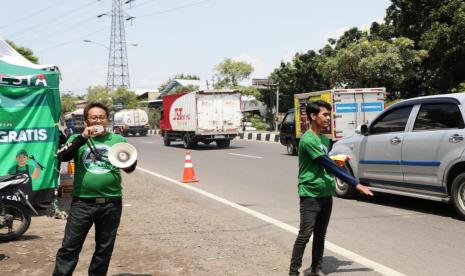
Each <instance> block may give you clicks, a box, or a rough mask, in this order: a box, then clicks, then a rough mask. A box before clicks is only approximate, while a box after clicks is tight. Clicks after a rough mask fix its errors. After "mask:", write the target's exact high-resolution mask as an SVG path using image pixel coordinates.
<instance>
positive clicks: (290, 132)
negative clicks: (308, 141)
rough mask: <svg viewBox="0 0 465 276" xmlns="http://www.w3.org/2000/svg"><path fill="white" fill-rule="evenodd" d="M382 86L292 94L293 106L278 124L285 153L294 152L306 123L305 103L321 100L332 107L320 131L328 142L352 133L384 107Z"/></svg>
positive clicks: (384, 95)
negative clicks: (329, 120)
mask: <svg viewBox="0 0 465 276" xmlns="http://www.w3.org/2000/svg"><path fill="white" fill-rule="evenodd" d="M385 99H386V89H385V88H382V87H381V88H356V89H331V90H324V91H316V92H309V93H301V94H295V95H294V108H292V109H289V111H288V112H287V114H286V115H285V116H284V119H283V121H282V123H281V125H280V127H279V129H280V133H279V141H280V142H281V144H282V145H284V146H286V149H287V153H288V154H290V155H297V152H298V145H299V140H300V136H302V135H303V134H304V133H305V131H306V130H307V129H308V127H309V122H308V120H307V114H306V112H305V106H306V104H307V103H308V102H311V101H317V100H324V101H325V102H327V103H329V104H331V106H332V107H333V110H332V113H331V117H332V118H331V124H330V126H329V127H328V129H327V130H326V131H325V132H324V133H325V134H326V135H327V136H328V138H329V139H330V140H331V141H332V142H336V141H337V140H339V139H341V138H343V137H347V136H350V135H354V134H355V129H356V128H357V126H360V125H361V124H368V123H369V122H370V121H372V120H373V119H374V118H375V117H376V116H377V115H378V114H379V113H380V112H381V111H383V110H384V105H385Z"/></svg>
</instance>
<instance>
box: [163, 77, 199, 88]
mask: <svg viewBox="0 0 465 276" xmlns="http://www.w3.org/2000/svg"><path fill="white" fill-rule="evenodd" d="M176 79H178V80H200V77H199V76H197V75H193V74H192V75H191V74H183V73H181V74H176V75H174V76H173V77H172V78H169V79H168V80H166V81H165V82H163V83H162V84H161V85H160V86H159V87H158V91H162V90H163V89H165V88H166V86H167V85H168V84H170V82H172V81H173V80H176Z"/></svg>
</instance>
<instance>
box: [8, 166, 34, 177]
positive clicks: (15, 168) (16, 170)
mask: <svg viewBox="0 0 465 276" xmlns="http://www.w3.org/2000/svg"><path fill="white" fill-rule="evenodd" d="M26 167H27V168H28V172H29V175H30V176H32V174H33V173H34V165H31V164H26V165H25V166H19V165H15V166H13V167H11V168H10V169H9V170H8V174H16V173H20V172H24V171H26Z"/></svg>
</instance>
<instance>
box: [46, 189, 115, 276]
mask: <svg viewBox="0 0 465 276" xmlns="http://www.w3.org/2000/svg"><path fill="white" fill-rule="evenodd" d="M121 212H122V201H121V198H119V199H116V200H113V201H111V202H106V203H92V202H84V201H82V200H80V199H78V198H73V201H72V203H71V209H70V212H69V217H68V221H67V223H66V228H65V237H64V238H63V243H62V246H61V248H60V249H59V250H58V252H57V256H56V262H55V271H54V272H53V275H55V276H58V275H72V274H73V271H74V269H75V268H76V265H77V263H78V260H79V253H80V252H81V249H82V246H83V244H84V241H85V239H86V236H87V233H88V232H89V230H90V228H91V227H92V225H93V224H95V251H94V255H93V256H92V261H91V263H90V266H89V275H92V276H94V275H95V276H96V275H106V274H107V271H108V266H109V264H110V259H111V255H112V253H113V247H114V245H115V240H116V232H117V231H118V226H119V223H120V219H121Z"/></svg>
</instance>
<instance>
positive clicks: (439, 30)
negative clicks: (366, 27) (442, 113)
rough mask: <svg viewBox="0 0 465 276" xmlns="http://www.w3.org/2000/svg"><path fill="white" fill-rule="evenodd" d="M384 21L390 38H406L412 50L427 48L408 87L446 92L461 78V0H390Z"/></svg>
mask: <svg viewBox="0 0 465 276" xmlns="http://www.w3.org/2000/svg"><path fill="white" fill-rule="evenodd" d="M385 21H386V24H387V25H389V26H390V27H392V30H393V37H400V36H404V37H407V38H410V39H412V40H413V41H415V47H416V49H423V50H426V51H428V57H427V58H426V59H425V60H424V61H423V64H422V71H421V72H420V73H421V74H420V77H419V78H418V80H417V81H416V82H415V81H411V89H412V90H414V89H416V90H417V91H418V93H426V94H440V93H447V92H450V91H452V89H454V88H456V87H458V86H459V85H460V83H462V82H464V81H465V32H464V31H463V30H464V28H465V1H463V0H444V1H424V0H423V1H415V0H392V4H391V6H389V8H388V9H387V15H386V18H385Z"/></svg>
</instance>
